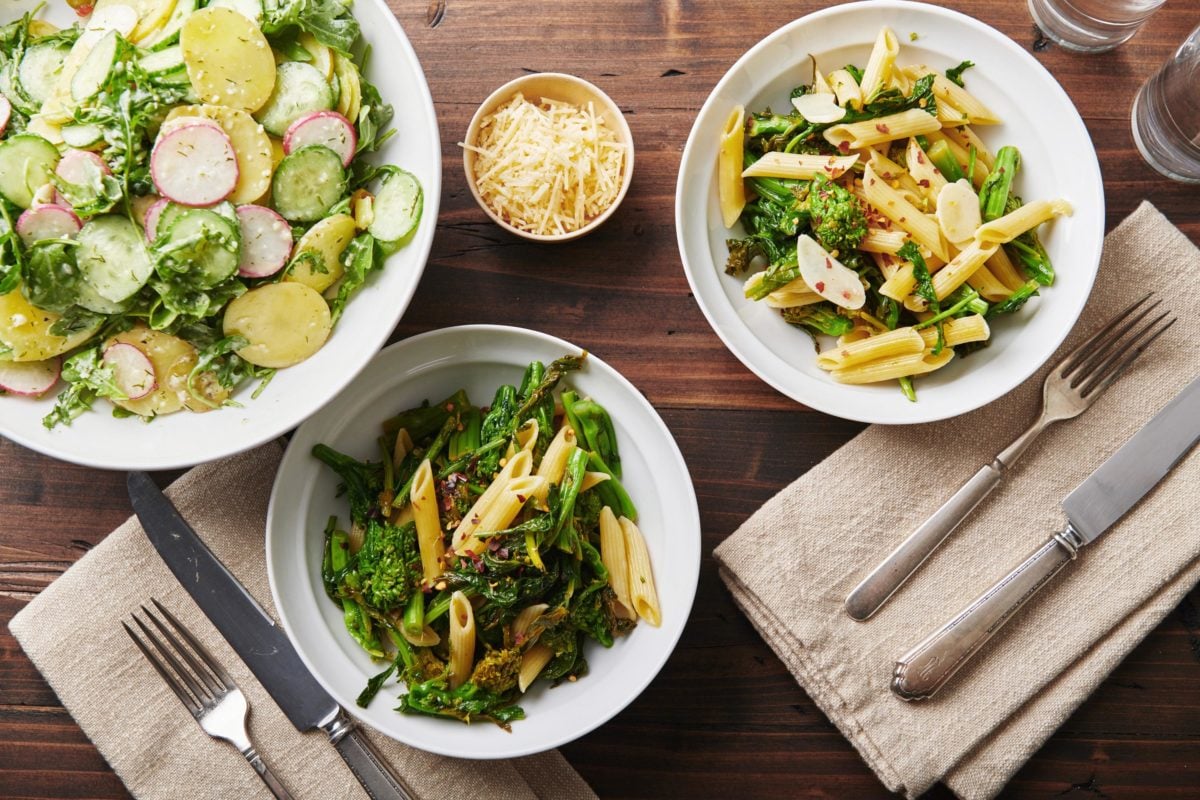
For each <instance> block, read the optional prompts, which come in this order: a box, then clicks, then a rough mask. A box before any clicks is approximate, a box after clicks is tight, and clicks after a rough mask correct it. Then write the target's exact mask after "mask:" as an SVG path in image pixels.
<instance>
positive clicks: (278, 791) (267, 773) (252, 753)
mask: <svg viewBox="0 0 1200 800" xmlns="http://www.w3.org/2000/svg"><path fill="white" fill-rule="evenodd" d="M242 755H244V756H245V757H246V760H247V761H249V762H250V766H252V767H254V771H255V772H257V773H258V777H260V778H262V781H263V783H265V784H266V785H267V788H268V789H270V790H271V794H273V795H275V797H277V798H278V800H292V795H291V794H290V793H289V792H288V790H287V789H285V788H283V784H282V783H280V782H279V779H278V778H276V777H275V776H274V775H273V774H272V773H271V770H269V769H267V764H266V762H265V761H263V760H262V756H260V755H259V754H258V751H257V750H255V749H254V747H253V746H252V747H250V749H248V750H243V751H242Z"/></svg>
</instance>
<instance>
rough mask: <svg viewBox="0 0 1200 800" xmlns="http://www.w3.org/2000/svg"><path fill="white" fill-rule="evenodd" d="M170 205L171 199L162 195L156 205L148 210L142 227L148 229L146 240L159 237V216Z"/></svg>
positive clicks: (151, 240)
mask: <svg viewBox="0 0 1200 800" xmlns="http://www.w3.org/2000/svg"><path fill="white" fill-rule="evenodd" d="M169 205H171V201H170V200H168V199H167V198H165V197H160V198H158V200H157V202H155V203H154V205H152V206H150V208H149V209H147V210H146V218H145V219H144V220H142V229H143V230H144V231H146V241H150V242H153V241H154V240H155V239H157V238H158V218H159V217H161V216H162V212H163V210H164V209H165V208H166V207H167V206H169Z"/></svg>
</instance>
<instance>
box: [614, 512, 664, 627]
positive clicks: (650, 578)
mask: <svg viewBox="0 0 1200 800" xmlns="http://www.w3.org/2000/svg"><path fill="white" fill-rule="evenodd" d="M617 522H619V523H620V525H621V532H622V533H623V534H624V535H625V556H626V558H627V559H628V561H629V598H630V601H631V602H632V603H633V610H634V612H636V613H637V615H638V617H639V618H640V619H644V620H646V621H647V622H649V623H650V624H651V625H653V626H654V627H656V628H657V627H658V626H659V625H661V624H662V611H661V609H660V608H659V605H658V590H657V589H656V588H655V585H654V572H653V570H652V569H651V568H650V551H649V550H648V549H647V548H646V539H645V537H644V536H642V532H641V531H640V530H638V526H637V525H635V524H634V523H633V522H632V521H630V520H628V519H626V518H625V517H621V518H620V519H618V520H617Z"/></svg>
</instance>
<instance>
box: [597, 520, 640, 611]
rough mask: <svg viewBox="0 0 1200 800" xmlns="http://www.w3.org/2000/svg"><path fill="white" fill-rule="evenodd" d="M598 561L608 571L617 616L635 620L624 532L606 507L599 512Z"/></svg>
mask: <svg viewBox="0 0 1200 800" xmlns="http://www.w3.org/2000/svg"><path fill="white" fill-rule="evenodd" d="M600 560H601V561H602V562H603V563H604V568H605V569H607V570H608V585H609V586H611V587H612V590H613V594H615V595H616V596H617V603H618V609H617V613H618V615H621V616H624V617H625V618H626V619H637V614H636V613H635V612H634V610H633V600H632V599H631V597H630V594H629V559H628V556H627V555H626V553H625V532H624V531H623V530H622V529H621V523H620V522H618V521H617V517H616V515H615V514H613V511H612V509H611V508H609V507H608V506H605V507H604V508H602V509H601V510H600Z"/></svg>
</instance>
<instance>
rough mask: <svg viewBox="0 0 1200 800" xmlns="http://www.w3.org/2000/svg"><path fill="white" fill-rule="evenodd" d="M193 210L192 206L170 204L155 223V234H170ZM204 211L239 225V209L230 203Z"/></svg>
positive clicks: (223, 203)
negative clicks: (172, 228)
mask: <svg viewBox="0 0 1200 800" xmlns="http://www.w3.org/2000/svg"><path fill="white" fill-rule="evenodd" d="M191 210H192V208H191V207H190V206H181V205H179V204H178V203H168V204H167V206H166V207H165V208H163V210H162V212H161V213H160V214H159V215H158V219H157V220H156V221H155V223H154V226H155V232H156V233H167V232H169V231H170V230H171V227H172V226H173V225H174V224H175V223H176V221H178V219H179V218H180V217H182V216H183V215H184V214H186V213H187V212H189V211H191ZM203 210H204V211H211V212H213V213H214V214H216V215H217V216H220V217H224V218H225V219H226V220H228V221H229V222H230V223H231V224H233V225H234V226H236V225H237V224H238V218H237V209H236V208H234V205H233V203H230V202H228V201H226V202H222V203H217V204H216V205H215V206H212V207H210V208H206V209H203Z"/></svg>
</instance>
